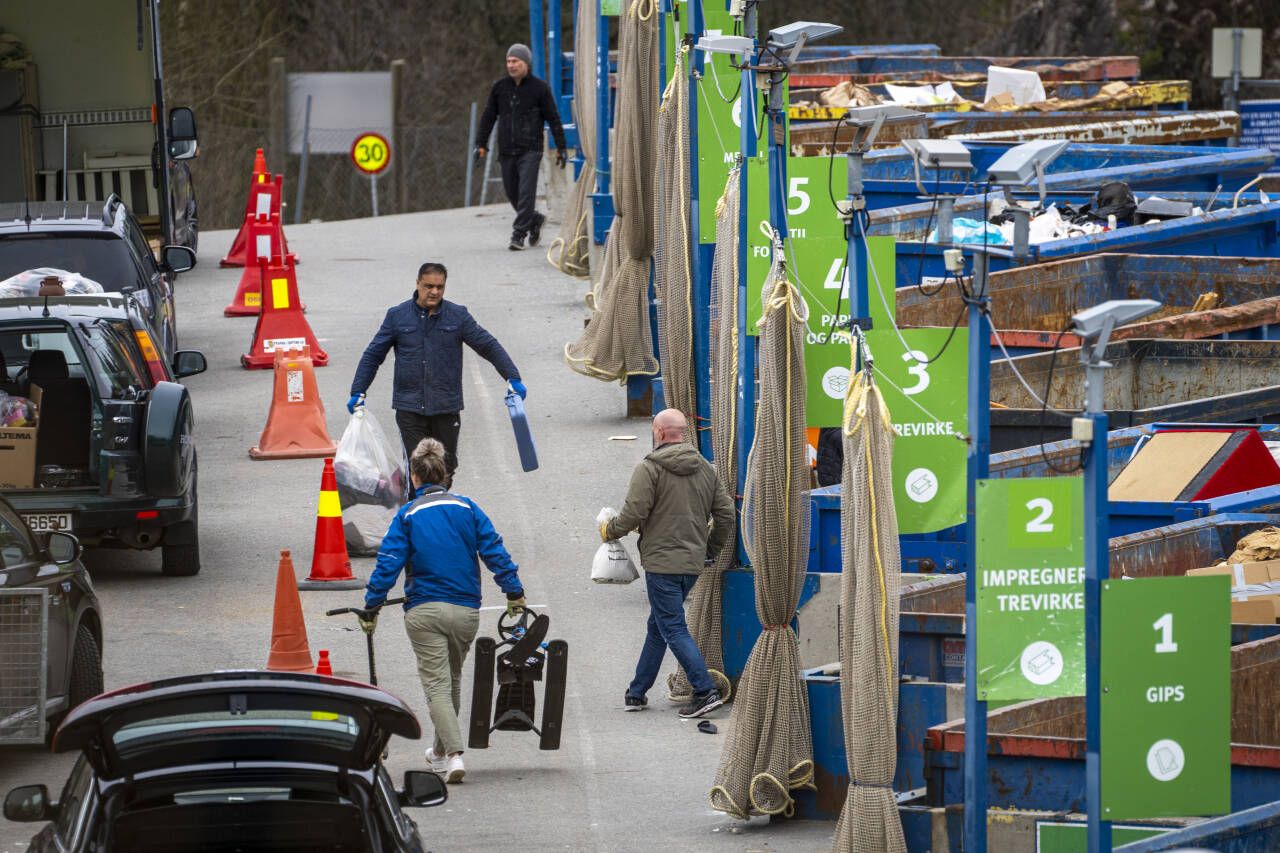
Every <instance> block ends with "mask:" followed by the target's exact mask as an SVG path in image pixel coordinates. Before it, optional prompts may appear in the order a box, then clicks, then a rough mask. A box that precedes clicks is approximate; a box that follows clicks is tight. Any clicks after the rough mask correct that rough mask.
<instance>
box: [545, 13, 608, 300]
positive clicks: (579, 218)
mask: <svg viewBox="0 0 1280 853" xmlns="http://www.w3.org/2000/svg"><path fill="white" fill-rule="evenodd" d="M597 18H598V15H597V14H596V6H595V4H594V3H579V4H578V18H577V21H576V22H575V24H574V28H573V32H574V39H573V50H574V54H573V56H574V65H573V123H574V125H575V126H576V127H577V128H578V147H580V148H581V149H582V156H583V157H584V158H585V160H586V162H584V163H583V164H582V169H581V171H579V172H578V180H577V182H576V183H575V184H574V185H573V192H572V193H570V194H569V199H568V202H567V203H566V205H565V211H564V215H563V216H561V217H560V234H559V236H557V237H556V238H555V239H554V240H552V241H551V245H550V246H548V247H547V260H548V261H550V263H551V265H552V266H553V267H555V268H556V269H558V270H560V271H561V272H563V273H565V274H567V275H571V276H573V277H574V278H586V277H587V276H588V275H589V274H590V272H591V270H590V265H589V261H588V255H589V254H590V251H591V200H590V199H589V198H588V196H589V195H590V194H591V193H593V192H595V188H596V66H595V62H594V61H590V62H588V61H587V57H592V58H594V56H595V51H596V20H597Z"/></svg>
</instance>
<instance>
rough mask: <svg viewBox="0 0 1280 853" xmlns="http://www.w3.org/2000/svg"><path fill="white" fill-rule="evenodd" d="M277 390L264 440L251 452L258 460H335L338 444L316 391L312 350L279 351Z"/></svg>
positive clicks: (276, 367) (263, 436)
mask: <svg viewBox="0 0 1280 853" xmlns="http://www.w3.org/2000/svg"><path fill="white" fill-rule="evenodd" d="M274 357H275V390H274V392H273V393H272V396H271V411H270V413H269V414H268V415H267V427H266V429H264V430H263V431H262V438H260V439H258V443H257V444H255V445H254V446H253V447H250V448H249V455H250V456H251V457H252V458H254V459H305V458H308V457H315V456H332V455H333V454H334V453H335V452H336V451H337V449H338V442H336V441H334V440H333V439H332V438H330V437H329V428H328V426H326V425H325V417H324V402H323V401H321V399H320V392H319V390H317V388H316V374H315V371H314V370H313V369H312V366H311V352H310V348H309V347H305V346H304V347H301V349H300V350H282V349H277V350H276V351H275V353H274Z"/></svg>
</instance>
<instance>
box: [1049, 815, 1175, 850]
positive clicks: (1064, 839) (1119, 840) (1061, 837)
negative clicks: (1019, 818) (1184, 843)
mask: <svg viewBox="0 0 1280 853" xmlns="http://www.w3.org/2000/svg"><path fill="white" fill-rule="evenodd" d="M1173 829H1174V828H1173V827H1170V826H1112V827H1111V846H1112V847H1113V848H1115V847H1119V846H1120V845H1122V844H1128V843H1129V842H1130V841H1141V840H1142V839H1144V838H1151V837H1152V836H1155V835H1164V834H1165V833H1166V832H1172V831H1173ZM1087 832H1088V827H1087V825H1086V824H1083V823H1062V822H1056V821H1047V820H1042V821H1038V822H1037V823H1036V853H1087V851H1088V849H1089V848H1088V845H1087V843H1086V842H1087V834H1086V833H1087Z"/></svg>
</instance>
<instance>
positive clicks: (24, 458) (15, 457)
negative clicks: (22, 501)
mask: <svg viewBox="0 0 1280 853" xmlns="http://www.w3.org/2000/svg"><path fill="white" fill-rule="evenodd" d="M40 397H41V392H40V386H39V385H32V386H31V393H30V396H29V397H28V399H29V400H31V402H32V403H34V404H35V406H36V412H37V416H36V417H37V419H36V425H35V426H22V427H8V426H0V489H32V488H35V485H36V439H37V432H38V431H39V429H40V421H39V409H40Z"/></svg>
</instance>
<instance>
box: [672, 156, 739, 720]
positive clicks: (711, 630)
mask: <svg viewBox="0 0 1280 853" xmlns="http://www.w3.org/2000/svg"><path fill="white" fill-rule="evenodd" d="M663 364H664V371H665V361H664V363H663ZM737 397H738V169H737V168H736V167H735V168H734V169H733V170H732V171H731V172H730V173H729V181H728V183H726V184H725V187H724V195H722V196H721V197H720V201H719V202H718V203H717V204H716V250H715V257H714V258H713V259H712V261H711V452H712V454H713V456H714V458H715V463H716V476H718V477H719V478H720V484H721V485H723V486H724V490H725V492H726V493H727V494H729V495H734V494H737V491H738V462H737V460H738V442H737V430H738V421H737V410H738V408H737ZM736 523H737V522H736V518H735V527H736ZM735 539H736V536H735V534H734V533H733V532H730V534H729V540H728V541H729V544H728V545H726V546H725V547H724V550H723V551H721V552H720V555H719V556H718V557H717V558H716V560H715V562H714V563H713V564H712V565H710V566H707V567H706V568H704V569H703V570H702V574H701V575H699V576H698V582H697V583H696V584H694V586H693V589H692V590H691V591H690V592H689V598H688V601H687V602H686V604H685V609H686V611H687V613H688V620H689V633H690V634H691V635H692V636H693V641H694V642H695V643H697V644H698V650H699V651H701V652H702V658H703V660H705V661H706V663H707V670H708V671H709V672H710V673H711V679H712V680H713V681H715V683H716V690H717V691H718V692H719V693H720V696H721V698H723V699H726V700H727V699H728V698H729V695H730V693H732V687H731V686H730V682H729V679H728V677H726V676H725V674H724V669H725V666H724V640H723V637H722V634H721V631H722V630H723V628H722V622H721V620H722V613H723V608H722V598H721V592H722V589H723V584H724V573H725V572H726V571H728V570H729V569H730V568H732V567H733V564H734V561H735V558H736V557H737V549H736V548H735V547H734V544H733V543H734V541H735ZM692 697H693V686H692V685H691V684H689V678H688V676H687V675H686V674H685V672H684V670H682V669H681V670H677V671H676V672H673V673H671V675H669V676H667V698H669V699H671V700H672V701H676V702H683V701H687V700H689V699H691V698H692Z"/></svg>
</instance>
